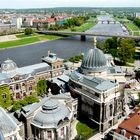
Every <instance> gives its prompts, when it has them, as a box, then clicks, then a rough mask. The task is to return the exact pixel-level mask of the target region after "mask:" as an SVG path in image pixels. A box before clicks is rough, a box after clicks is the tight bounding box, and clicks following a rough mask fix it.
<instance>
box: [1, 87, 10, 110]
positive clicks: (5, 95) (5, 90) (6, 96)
mask: <svg viewBox="0 0 140 140" xmlns="http://www.w3.org/2000/svg"><path fill="white" fill-rule="evenodd" d="M0 105H1V106H2V107H3V108H5V109H6V108H8V107H9V106H10V105H11V95H10V89H9V86H8V85H2V86H0Z"/></svg>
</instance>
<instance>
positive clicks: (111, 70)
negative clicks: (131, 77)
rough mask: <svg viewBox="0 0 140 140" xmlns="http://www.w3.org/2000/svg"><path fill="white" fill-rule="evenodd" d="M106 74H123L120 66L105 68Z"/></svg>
mask: <svg viewBox="0 0 140 140" xmlns="http://www.w3.org/2000/svg"><path fill="white" fill-rule="evenodd" d="M107 73H108V74H121V75H122V74H123V75H124V74H125V73H124V72H123V69H122V68H121V67H120V66H114V67H108V68H107Z"/></svg>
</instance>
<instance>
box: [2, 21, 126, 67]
mask: <svg viewBox="0 0 140 140" xmlns="http://www.w3.org/2000/svg"><path fill="white" fill-rule="evenodd" d="M89 31H90V32H92V31H96V32H98V31H99V32H113V33H116V34H120V33H121V34H123V30H122V28H121V26H120V24H119V23H117V24H100V23H98V24H97V25H96V26H94V27H93V28H91V29H90V30H88V32H89ZM92 44H93V43H92V41H91V37H89V39H87V41H85V42H84V41H80V37H79V36H74V37H67V38H64V39H60V40H55V41H46V42H43V43H37V44H32V45H25V46H23V47H16V48H9V49H4V50H0V63H2V62H3V61H4V60H6V59H7V58H9V59H12V60H14V61H15V62H16V63H17V65H18V66H19V67H22V66H27V65H32V64H36V63H40V62H41V57H42V56H46V55H47V52H48V50H51V52H53V53H56V54H57V55H58V57H61V58H63V59H68V58H70V57H72V56H75V55H78V54H80V53H82V52H85V51H87V50H88V49H89V48H91V47H93V45H92Z"/></svg>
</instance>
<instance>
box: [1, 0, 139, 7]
mask: <svg viewBox="0 0 140 140" xmlns="http://www.w3.org/2000/svg"><path fill="white" fill-rule="evenodd" d="M50 7H140V0H0V8H50Z"/></svg>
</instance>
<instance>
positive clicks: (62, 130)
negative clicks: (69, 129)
mask: <svg viewBox="0 0 140 140" xmlns="http://www.w3.org/2000/svg"><path fill="white" fill-rule="evenodd" d="M60 135H61V136H64V127H62V128H61V134H60Z"/></svg>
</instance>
